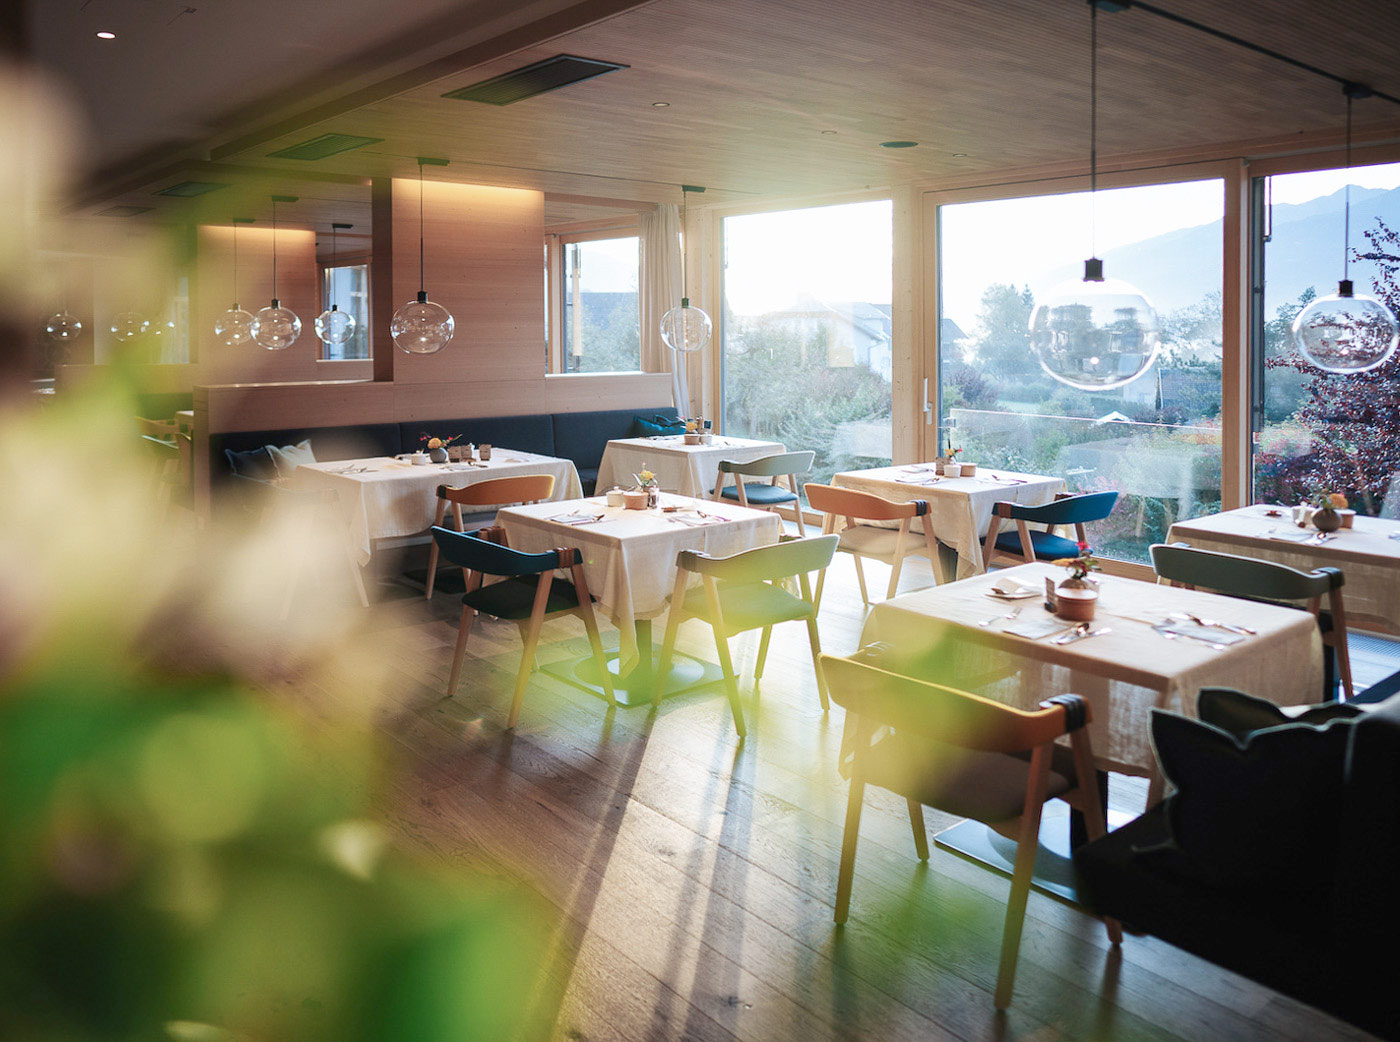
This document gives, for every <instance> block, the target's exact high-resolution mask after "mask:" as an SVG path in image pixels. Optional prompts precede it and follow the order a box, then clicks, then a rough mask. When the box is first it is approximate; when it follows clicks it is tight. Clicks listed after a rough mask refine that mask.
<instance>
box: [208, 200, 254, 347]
mask: <svg viewBox="0 0 1400 1042" xmlns="http://www.w3.org/2000/svg"><path fill="white" fill-rule="evenodd" d="M252 223H253V219H252V218H251V217H235V218H234V219H233V296H234V301H233V306H232V307H230V308H229V309H228V310H227V311H225V312H224V313H223V314H222V315H220V316H219V317H218V318H216V319H215V320H214V336H215V338H217V340H218V341H219V343H220V344H221V345H223V346H224V347H239V346H241V345H243V344H247V343H249V342H251V341H252V339H253V322H254V321H255V320H254V318H253V315H252V313H251V312H248V311H246V310H244V309H243V308H241V307H239V305H238V226H239V225H240V224H252Z"/></svg>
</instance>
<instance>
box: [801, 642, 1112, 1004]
mask: <svg viewBox="0 0 1400 1042" xmlns="http://www.w3.org/2000/svg"><path fill="white" fill-rule="evenodd" d="M870 656H871V649H865V651H863V652H857V653H856V655H854V656H852V657H851V658H836V657H833V656H831V655H823V656H822V664H823V665H824V666H825V668H826V676H827V680H828V681H829V683H830V684H831V697H832V698H833V699H835V701H836V703H837V704H838V705H841V706H844V707H845V709H846V714H847V715H846V728H847V733H848V734H851V733H854V736H855V737H854V743H853V745H852V752H851V775H850V776H851V791H850V795H849V797H848V799H847V802H846V826H845V831H844V833H843V836H842V841H841V867H840V869H839V870H838V873H837V880H836V914H835V919H836V922H838V923H844V922H845V921H846V917H847V914H848V913H849V911H850V905H851V887H852V883H853V882H854V879H855V860H856V842H857V840H858V839H859V835H860V818H861V809H862V807H863V806H864V803H865V788H866V786H867V785H875V786H878V787H880V788H882V789H888V790H890V791H891V792H894V793H897V794H898V795H900V796H903V797H904V798H905V801H906V803H907V805H908V808H909V820H910V824H911V825H912V826H913V830H914V849H915V851H916V853H917V854H918V856H919V860H920V861H927V860H928V856H929V850H928V835H927V833H926V831H925V829H924V811H923V808H924V805H925V804H928V805H929V806H931V807H935V808H938V809H940V810H943V811H945V812H948V813H951V814H955V815H957V816H958V817H963V818H974V819H976V820H978V821H981V822H983V823H985V824H987V825H989V826H991V827H993V828H995V829H996V830H997V831H998V832H1000V833H1002V834H1003V835H1005V836H1008V837H1011V838H1014V839H1015V840H1016V862H1015V868H1014V869H1013V873H1012V876H1011V894H1010V896H1009V897H1008V898H1007V902H1006V924H1005V926H1004V928H1003V931H1002V939H1001V965H1000V969H999V971H998V973H997V986H996V999H995V1001H996V1008H997V1009H1006V1007H1007V1006H1008V1005H1010V1003H1011V990H1012V987H1013V985H1014V984H1015V980H1016V962H1017V957H1018V955H1019V952H1020V946H1021V927H1022V924H1023V923H1024V921H1025V917H1026V901H1027V898H1028V897H1029V896H1030V885H1031V876H1032V874H1033V869H1034V867H1035V854H1036V849H1037V847H1038V846H1039V841H1038V837H1039V833H1040V818H1041V809H1042V807H1043V806H1044V804H1045V803H1046V801H1048V800H1052V799H1062V800H1064V801H1065V802H1066V803H1068V804H1070V806H1072V807H1074V808H1076V809H1077V810H1080V811H1081V812H1083V814H1084V819H1085V826H1086V829H1087V831H1088V834H1089V836H1090V838H1091V839H1097V838H1099V837H1100V836H1102V835H1104V812H1103V806H1102V804H1101V803H1100V796H1099V791H1098V781H1097V776H1096V773H1095V770H1094V756H1093V751H1092V749H1091V748H1090V745H1089V728H1088V724H1089V719H1090V713H1089V703H1088V702H1086V701H1085V700H1084V699H1083V698H1081V697H1080V696H1079V695H1058V696H1056V697H1054V698H1049V699H1046V700H1045V701H1043V702H1041V703H1040V705H1039V706H1038V707H1037V708H1035V709H1032V710H1022V709H1017V708H1015V707H1013V706H1009V705H1004V704H1002V703H1000V702H994V701H991V700H990V699H986V698H981V697H979V696H977V695H973V694H968V693H967V692H965V691H958V690H955V689H953V688H950V687H943V686H941V685H939V684H931V683H929V682H927V681H924V680H917V679H914V678H912V677H905V676H900V675H899V674H896V673H889V672H886V671H885V670H883V669H880V668H879V667H878V666H876V665H874V664H872V663H871V661H870ZM1065 735H1068V736H1069V743H1070V744H1069V748H1065V747H1064V746H1062V745H1059V744H1057V739H1059V738H1061V737H1063V736H1065ZM1104 925H1105V926H1106V927H1107V929H1108V937H1109V940H1110V942H1111V943H1113V944H1115V945H1116V944H1119V943H1120V942H1121V941H1122V936H1123V935H1122V930H1121V928H1120V927H1119V925H1118V923H1117V922H1115V921H1114V920H1112V919H1106V920H1104Z"/></svg>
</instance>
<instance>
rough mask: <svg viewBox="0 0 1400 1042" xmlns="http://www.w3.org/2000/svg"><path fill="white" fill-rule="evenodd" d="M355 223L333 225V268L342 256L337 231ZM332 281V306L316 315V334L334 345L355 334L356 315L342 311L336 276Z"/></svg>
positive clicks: (325, 341) (351, 226)
mask: <svg viewBox="0 0 1400 1042" xmlns="http://www.w3.org/2000/svg"><path fill="white" fill-rule="evenodd" d="M353 227H355V226H354V225H353V224H334V223H333V224H332V225H331V269H332V270H334V269H335V267H336V263H335V262H336V259H337V258H338V257H339V256H340V250H339V248H338V245H337V243H336V237H335V233H336V232H337V231H339V230H340V229H341V228H353ZM330 283H331V291H330V298H331V306H330V307H328V308H327V309H326V310H325V311H322V312H321V313H320V314H319V315H317V316H316V335H317V336H318V337H320V338H321V342H322V343H324V344H328V345H330V346H332V347H335V346H338V345H340V344H343V343H345V341H347V340H349V339H350V338H351V337H352V336H354V335H355V316H354V315H351V314H349V313H348V312H345V311H341V310H340V309H339V308H338V307H337V306H336V303H335V276H334V275H332V276H331V278H330Z"/></svg>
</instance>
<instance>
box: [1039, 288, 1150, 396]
mask: <svg viewBox="0 0 1400 1042" xmlns="http://www.w3.org/2000/svg"><path fill="white" fill-rule="evenodd" d="M1161 346H1162V332H1161V327H1160V326H1159V325H1158V322H1157V312H1156V311H1155V310H1154V309H1153V307H1152V305H1151V303H1150V302H1149V301H1148V299H1147V298H1146V297H1145V296H1143V295H1142V294H1141V293H1140V292H1138V290H1137V289H1136V288H1135V287H1134V286H1132V285H1130V284H1129V283H1126V282H1123V281H1122V280H1121V279H1097V280H1095V279H1082V280H1081V279H1073V280H1070V281H1068V282H1062V283H1060V285H1058V286H1056V287H1055V288H1054V289H1053V290H1051V291H1050V294H1049V296H1047V297H1046V298H1045V299H1044V300H1043V301H1042V302H1041V303H1040V304H1039V305H1037V307H1036V309H1035V311H1034V312H1033V313H1032V314H1031V349H1032V350H1034V351H1035V355H1036V358H1037V359H1038V360H1039V362H1040V365H1041V368H1042V369H1044V370H1045V371H1046V372H1047V373H1049V374H1050V375H1051V376H1053V377H1054V378H1055V379H1056V380H1059V381H1060V382H1061V383H1063V384H1068V385H1069V386H1070V387H1075V388H1078V389H1079V390H1083V391H1107V390H1111V389H1112V388H1115V387H1122V386H1123V385H1124V384H1129V383H1132V382H1133V381H1134V380H1136V379H1137V378H1138V377H1140V376H1142V375H1143V374H1144V373H1145V372H1147V371H1148V370H1149V369H1150V368H1152V363H1153V362H1155V361H1156V360H1157V352H1158V351H1159V350H1160V349H1161Z"/></svg>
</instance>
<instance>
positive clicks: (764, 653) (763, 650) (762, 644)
mask: <svg viewBox="0 0 1400 1042" xmlns="http://www.w3.org/2000/svg"><path fill="white" fill-rule="evenodd" d="M772 636H773V627H772V626H764V627H763V636H762V637H760V638H759V641H758V660H757V661H756V662H755V663H754V665H753V678H754V679H755V680H761V679H763V664H764V663H765V662H767V661H768V640H769V638H770V637H772Z"/></svg>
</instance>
